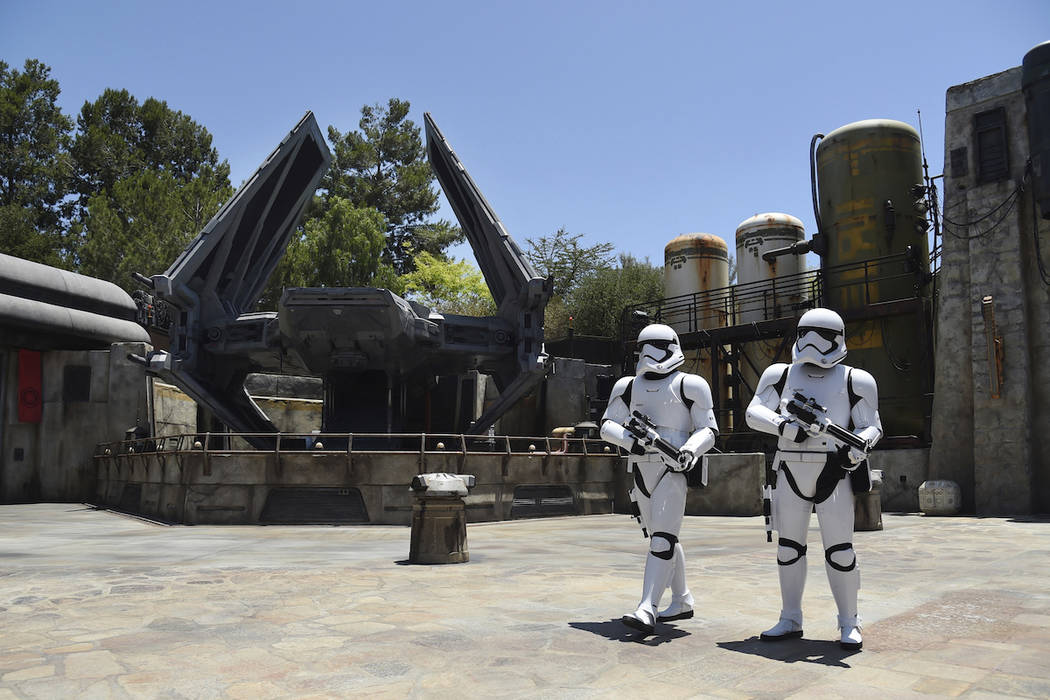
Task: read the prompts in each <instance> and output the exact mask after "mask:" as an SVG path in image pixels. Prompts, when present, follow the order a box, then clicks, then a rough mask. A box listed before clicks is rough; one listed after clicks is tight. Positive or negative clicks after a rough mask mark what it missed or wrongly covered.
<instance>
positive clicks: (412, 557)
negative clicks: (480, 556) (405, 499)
mask: <svg viewBox="0 0 1050 700" xmlns="http://www.w3.org/2000/svg"><path fill="white" fill-rule="evenodd" d="M473 487H474V475H473V474H443V473H437V474H418V475H416V476H415V477H413V478H412V490H413V491H414V492H415V495H416V503H415V505H414V506H412V542H411V545H410V546H409V552H408V561H409V562H410V563H412V564H461V563H463V562H466V561H470V552H469V550H468V549H467V514H466V507H465V506H464V503H463V496H466V495H467V492H468V491H469V490H470V489H471V488H473Z"/></svg>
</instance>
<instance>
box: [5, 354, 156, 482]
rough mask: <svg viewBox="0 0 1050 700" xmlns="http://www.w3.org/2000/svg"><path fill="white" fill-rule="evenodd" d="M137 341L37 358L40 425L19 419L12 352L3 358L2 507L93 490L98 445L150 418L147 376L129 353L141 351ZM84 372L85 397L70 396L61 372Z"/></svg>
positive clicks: (144, 423)
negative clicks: (87, 383) (4, 361)
mask: <svg viewBox="0 0 1050 700" xmlns="http://www.w3.org/2000/svg"><path fill="white" fill-rule="evenodd" d="M145 348H146V346H145V344H143V343H118V344H115V345H114V346H113V350H112V352H111V351H107V350H90V351H88V350H76V351H65V350H63V351H48V352H44V353H43V354H42V356H41V382H42V388H43V413H42V420H41V422H40V423H38V424H28V423H19V422H18V408H17V405H18V404H17V386H18V367H17V362H18V355H17V353H6V355H5V357H6V358H7V366H6V367H5V368H4V371H5V374H6V381H5V384H4V387H5V388H4V394H5V395H4V397H3V400H4V404H5V406H4V411H3V420H4V425H3V435H4V445H3V448H4V449H3V450H2V454H0V473H2V478H0V489H2V491H0V502H4V503H11V502H26V501H83V500H87V499H89V498H90V497H91V496H92V494H93V493H94V489H95V479H96V472H95V464H94V461H93V458H92V455H93V454H94V450H95V445H96V444H97V443H99V442H107V441H111V440H119V439H123V437H124V432H125V431H126V430H127V429H128V428H131V427H133V426H135V425H136V423H137V422H138V423H140V424H141V425H143V427H145V426H146V425H147V422H148V420H149V418H148V416H149V413H148V410H147V405H146V375H145V372H144V371H143V368H142V367H141V366H140V365H136V364H134V363H132V362H130V361H129V360H128V359H127V354H128V353H129V352H130V353H134V354H137V355H143V354H144V353H145ZM68 367H74V368H77V369H76V371H78V372H80V373H81V374H82V376H84V375H87V374H89V375H90V382H89V385H88V387H87V389H88V390H87V393H86V395H75V396H73V395H71V394H70V391H69V388H68V387H66V386H65V385H64V384H65V381H66V380H67V378H68V375H67V368H68Z"/></svg>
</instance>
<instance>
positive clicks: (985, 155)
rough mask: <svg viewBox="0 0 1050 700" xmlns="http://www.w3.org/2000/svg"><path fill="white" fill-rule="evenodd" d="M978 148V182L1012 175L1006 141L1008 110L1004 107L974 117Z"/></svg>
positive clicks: (1002, 178)
mask: <svg viewBox="0 0 1050 700" xmlns="http://www.w3.org/2000/svg"><path fill="white" fill-rule="evenodd" d="M973 127H974V142H975V144H974V145H975V147H976V150H977V182H978V184H983V183H986V182H999V181H1001V180H1005V179H1007V178H1008V177H1010V159H1009V148H1008V147H1007V142H1006V110H1005V109H1003V108H1002V107H997V108H995V109H990V110H988V111H987V112H980V113H979V114H977V116H975V117H974V124H973Z"/></svg>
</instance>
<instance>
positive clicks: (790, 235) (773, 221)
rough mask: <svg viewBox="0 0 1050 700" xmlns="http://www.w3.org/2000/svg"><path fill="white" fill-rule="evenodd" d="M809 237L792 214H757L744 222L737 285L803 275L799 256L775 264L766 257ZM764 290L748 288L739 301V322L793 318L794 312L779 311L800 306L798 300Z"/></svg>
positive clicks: (740, 228)
mask: <svg viewBox="0 0 1050 700" xmlns="http://www.w3.org/2000/svg"><path fill="white" fill-rule="evenodd" d="M805 237H806V230H805V227H804V226H803V225H802V222H801V221H799V220H798V219H796V218H795V217H794V216H791V215H790V214H781V213H778V212H769V213H766V214H756V215H754V216H752V217H751V218H750V219H744V220H743V221H741V222H740V225H739V226H737V227H736V282H737V285H738V287H739V286H740V285H750V284H751V283H753V282H765V281H767V280H772V279H773V278H775V277H784V276H786V275H794V274H797V273H799V272H802V271H803V269H804V267H805V260H804V259H803V258H802V256H799V255H781V256H780V257H778V258H775V259H774V260H773V261H772V262H766V261H765V260H763V259H762V255H763V254H765V253H768V252H769V251H771V250H776V249H778V248H786V247H787V246H789V245H792V244H793V243H798V242H799V241H801V240H803V239H804V238H805ZM762 291H764V290H752V289H747V292H746V293H744V295H743V296H742V297H741V298H740V299H739V303H738V308H737V313H738V316H737V323H752V322H754V321H764V320H766V319H770V318H778V317H779V316H781V315H790V314H791V312H792V310H791V309H781V308H777V307H780V306H784V305H785V304H788V303H797V302H798V299H795V298H793V299H789V298H787V297H785V298H783V299H781V298H780V297H779V295H778V296H777V297H776V298H774V297H773V296H772V294H762V293H761V292H762Z"/></svg>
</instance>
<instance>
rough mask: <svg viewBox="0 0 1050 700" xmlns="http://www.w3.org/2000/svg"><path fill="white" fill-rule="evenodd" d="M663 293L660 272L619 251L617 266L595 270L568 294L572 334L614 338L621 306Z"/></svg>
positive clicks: (622, 307) (567, 304)
mask: <svg viewBox="0 0 1050 700" xmlns="http://www.w3.org/2000/svg"><path fill="white" fill-rule="evenodd" d="M662 296H663V271H662V270H660V269H659V268H656V267H653V265H651V264H650V263H649V261H648V259H646V260H645V261H644V262H640V261H638V260H637V259H635V258H634V257H632V256H630V255H627V254H624V253H621V255H620V266H619V267H616V268H607V269H604V270H598V271H597V272H596V273H595V274H593V275H592V276H590V277H587V278H586V279H584V280H583V282H581V283H580V285H579V287H577V289H576V290H574V291H573V293H572V294H571V295H569V297H568V299H567V300H566V307H567V308H568V310H569V313H570V314H571V315H572V318H573V328H574V330H575V332H576V333H580V334H585V335H598V336H606V337H614V336H618V335H619V334H620V315H621V314H622V313H623V310H624V308H625V307H627V306H629V305H631V304H636V303H638V302H642V301H648V300H650V299H658V298H660V297H662Z"/></svg>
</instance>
